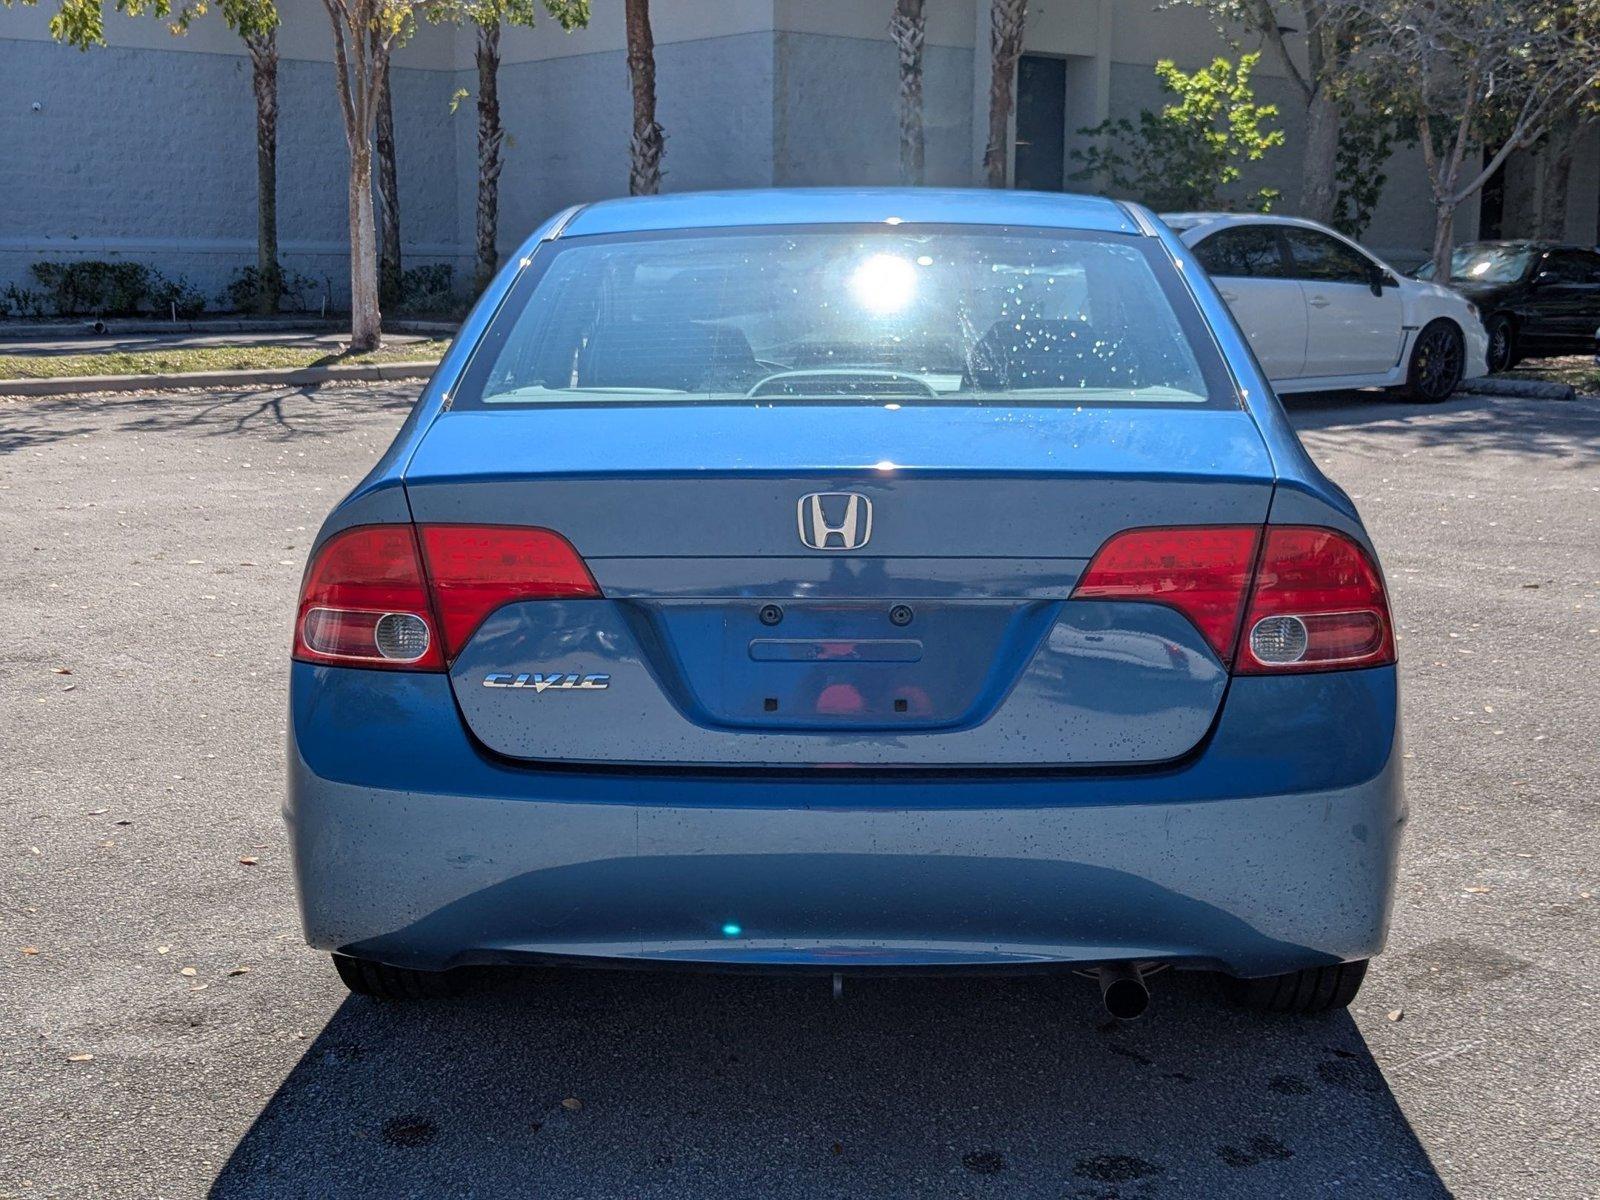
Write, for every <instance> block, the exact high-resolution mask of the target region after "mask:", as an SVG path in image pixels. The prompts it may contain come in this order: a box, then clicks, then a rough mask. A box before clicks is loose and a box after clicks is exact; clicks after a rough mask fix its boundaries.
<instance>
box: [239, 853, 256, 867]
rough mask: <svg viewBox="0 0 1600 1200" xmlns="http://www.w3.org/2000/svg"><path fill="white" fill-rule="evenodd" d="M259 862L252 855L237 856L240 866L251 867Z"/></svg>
mask: <svg viewBox="0 0 1600 1200" xmlns="http://www.w3.org/2000/svg"><path fill="white" fill-rule="evenodd" d="M259 861H260V860H259V859H257V858H256V857H255V855H253V854H242V855H240V856H239V862H240V865H242V866H246V867H253V866H255V865H256V863H257V862H259Z"/></svg>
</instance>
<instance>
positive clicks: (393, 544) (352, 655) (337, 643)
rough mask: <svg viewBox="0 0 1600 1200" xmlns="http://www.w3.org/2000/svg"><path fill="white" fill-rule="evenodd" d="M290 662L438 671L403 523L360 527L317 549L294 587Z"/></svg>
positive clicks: (423, 587)
mask: <svg viewBox="0 0 1600 1200" xmlns="http://www.w3.org/2000/svg"><path fill="white" fill-rule="evenodd" d="M294 656H295V657H296V658H297V659H300V660H301V661H302V662H317V663H336V664H340V665H344V666H363V667H383V668H388V669H391V670H410V671H437V670H441V669H442V668H443V667H444V655H443V654H442V652H441V651H440V647H439V639H438V638H437V637H435V636H434V630H433V605H432V601H431V600H430V598H429V596H428V587H427V583H426V581H425V580H424V578H423V574H422V556H421V555H420V554H419V553H418V552H417V537H416V533H415V531H414V530H413V529H412V528H411V526H410V525H362V526H358V527H356V528H354V529H346V530H344V531H343V532H342V533H337V534H335V535H334V536H333V537H331V538H329V539H328V541H327V542H325V543H324V544H323V546H322V549H321V550H319V551H318V552H317V556H316V558H315V559H314V560H313V561H312V563H311V565H310V567H309V568H308V569H307V570H306V578H305V583H304V584H303V585H302V586H301V588H300V611H299V614H298V617H297V619H296V621H295V636H294Z"/></svg>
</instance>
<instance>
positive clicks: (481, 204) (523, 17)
mask: <svg viewBox="0 0 1600 1200" xmlns="http://www.w3.org/2000/svg"><path fill="white" fill-rule="evenodd" d="M541 6H542V7H543V9H544V11H545V12H547V13H549V14H550V15H551V16H552V17H554V18H555V20H556V21H557V22H558V23H559V24H560V25H561V28H562V29H565V30H566V31H567V32H568V33H571V32H572V31H573V30H574V29H580V28H582V27H583V26H585V25H587V24H588V23H589V0H539V4H537V5H536V4H534V3H533V0H481V2H480V3H476V4H473V5H471V6H470V7H469V8H468V9H467V15H468V16H469V17H471V19H472V20H473V22H474V23H475V24H476V25H477V27H478V44H477V48H476V50H475V51H474V55H473V57H474V60H475V61H476V63H477V66H478V214H477V228H476V237H475V239H474V242H475V246H474V249H475V257H476V262H475V264H474V267H473V288H474V290H475V291H479V292H481V291H482V290H483V289H484V288H486V287H487V286H488V285H489V281H490V280H491V279H493V278H494V273H495V270H496V269H497V268H498V267H499V265H500V253H499V250H498V249H497V245H496V243H497V242H498V240H499V234H500V169H501V167H502V166H503V165H504V160H503V159H502V157H501V151H502V150H503V149H504V146H505V136H506V131H505V126H504V125H503V124H501V121H500V26H501V24H502V22H504V23H507V24H511V25H524V26H529V27H531V26H532V25H533V22H534V18H535V16H536V15H537V13H536V10H537V8H539V7H541Z"/></svg>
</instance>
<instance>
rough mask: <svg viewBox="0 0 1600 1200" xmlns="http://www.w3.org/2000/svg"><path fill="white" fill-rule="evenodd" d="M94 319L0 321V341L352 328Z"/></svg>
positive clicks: (447, 324)
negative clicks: (96, 327)
mask: <svg viewBox="0 0 1600 1200" xmlns="http://www.w3.org/2000/svg"><path fill="white" fill-rule="evenodd" d="M99 323H100V324H101V325H102V326H103V327H104V328H103V331H101V332H96V330H95V328H94V326H95V321H94V319H93V318H80V319H77V320H72V321H42V322H32V321H0V341H7V342H12V341H15V342H26V341H40V340H43V339H45V338H73V337H82V338H94V337H122V336H124V335H127V334H143V333H168V334H171V333H201V334H206V333H338V332H340V331H342V330H347V329H349V328H350V322H349V321H348V320H339V319H337V318H331V317H314V316H309V315H308V316H298V315H292V316H287V317H278V318H272V317H217V318H198V319H196V320H193V321H162V320H157V319H154V318H150V319H146V318H141V317H117V318H115V319H113V320H109V321H101V322H99ZM383 327H384V329H385V330H386V331H387V332H389V333H441V334H450V335H452V336H453V335H454V334H455V331H456V330H457V329H458V328H460V325H459V323H458V322H455V321H410V320H407V319H406V318H404V317H399V318H396V319H393V320H385V321H384V323H383Z"/></svg>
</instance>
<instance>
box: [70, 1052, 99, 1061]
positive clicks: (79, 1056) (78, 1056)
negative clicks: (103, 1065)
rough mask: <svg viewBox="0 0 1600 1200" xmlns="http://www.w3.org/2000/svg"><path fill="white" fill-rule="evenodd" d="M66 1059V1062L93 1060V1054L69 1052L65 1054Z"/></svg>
mask: <svg viewBox="0 0 1600 1200" xmlns="http://www.w3.org/2000/svg"><path fill="white" fill-rule="evenodd" d="M67 1061H68V1062H93V1061H94V1055H92V1054H69V1055H67Z"/></svg>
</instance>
